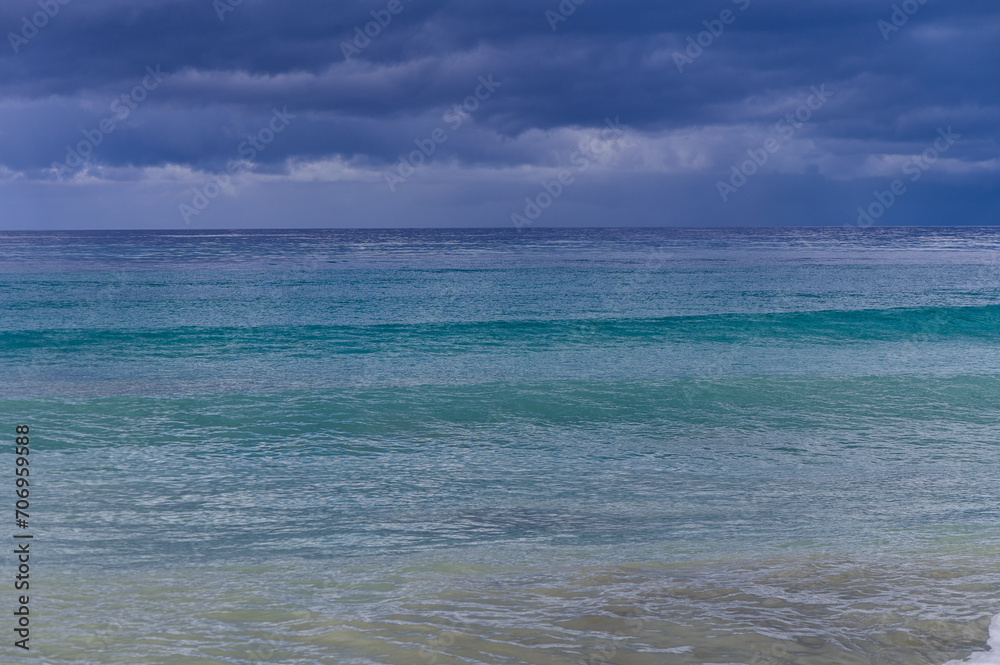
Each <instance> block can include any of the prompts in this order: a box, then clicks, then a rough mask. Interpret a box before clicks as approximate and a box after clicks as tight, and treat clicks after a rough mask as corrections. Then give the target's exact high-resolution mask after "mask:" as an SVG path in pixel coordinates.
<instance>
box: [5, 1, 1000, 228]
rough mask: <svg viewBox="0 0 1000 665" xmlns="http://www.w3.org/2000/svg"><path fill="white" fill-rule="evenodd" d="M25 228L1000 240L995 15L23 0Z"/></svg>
mask: <svg viewBox="0 0 1000 665" xmlns="http://www.w3.org/2000/svg"><path fill="white" fill-rule="evenodd" d="M0 30H2V32H3V34H4V35H5V38H4V40H3V43H2V44H0V229H10V230H13V229H18V230H36V229H37V230H47V229H185V228H187V229H205V228H307V227H331V228H361V227H365V228H370V227H379V228H392V227H436V226H443V227H510V228H518V229H526V228H536V227H537V228H540V227H568V226H685V227H702V226H808V225H825V226H845V225H850V226H859V227H866V228H867V227H872V226H901V225H967V224H975V225H987V224H998V223H1000V188H998V180H1000V143H998V124H1000V123H998V119H1000V76H998V72H1000V4H998V3H996V2H995V0H905V1H899V0H897V1H896V2H890V1H885V2H883V1H882V0H812V1H803V0H710V1H709V0H706V1H701V0H695V1H684V2H681V1H674V0H658V1H652V0H644V1H641V0H502V1H501V0H496V1H492V0H490V1H487V0H325V1H322V0H281V1H280V2H279V1H278V0H4V2H3V4H2V5H0Z"/></svg>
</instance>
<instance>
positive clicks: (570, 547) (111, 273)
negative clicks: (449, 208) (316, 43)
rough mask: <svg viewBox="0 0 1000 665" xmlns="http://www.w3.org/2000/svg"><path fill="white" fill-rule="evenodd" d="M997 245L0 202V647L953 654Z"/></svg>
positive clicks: (537, 656)
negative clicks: (160, 213) (112, 213)
mask: <svg viewBox="0 0 1000 665" xmlns="http://www.w3.org/2000/svg"><path fill="white" fill-rule="evenodd" d="M998 250H1000V229H996V228H939V229H934V228H913V229H911V228H870V229H855V228H802V229H702V230H696V229H579V230H550V229H532V230H528V231H525V232H517V231H516V230H513V229H511V230H419V231H415V230H409V231H408V230H399V231H396V230H393V231H384V230H381V231H380V230H376V231H362V230H350V231H343V230H307V231H295V230H290V231H289V230H284V231H278V230H268V231H212V232H205V231H183V232H177V231H158V232H52V233H29V232H23V233H18V232H4V233H0V369H2V371H3V373H4V377H5V379H4V381H3V382H2V384H0V413H2V414H3V418H2V420H3V422H4V423H6V424H5V425H4V426H5V427H7V429H8V430H9V435H10V438H11V441H13V430H14V425H16V424H20V423H26V424H29V425H30V426H31V427H32V437H33V438H32V442H33V444H34V447H35V451H34V452H33V453H32V455H33V457H32V467H31V468H32V478H33V486H32V492H33V493H32V511H33V514H34V515H33V524H34V530H35V535H36V539H37V542H36V555H35V558H34V559H33V563H34V564H35V566H36V567H37V568H33V570H35V569H37V570H38V573H37V576H38V578H37V584H35V583H34V582H33V587H32V589H33V593H34V594H35V595H34V597H33V608H32V611H33V612H34V613H35V614H34V615H33V622H34V623H33V627H34V631H33V633H32V640H33V642H34V644H35V645H36V648H35V649H33V650H32V652H31V653H30V654H21V653H18V652H16V651H14V650H13V649H10V648H9V647H8V646H7V645H6V644H4V645H3V646H0V662H11V663H15V662H39V663H70V662H73V663H177V664H192V665H194V664H202V663H331V664H332V663H337V664H341V663H351V664H354V663H357V664H373V663H379V664H382V663H406V664H416V665H436V664H437V663H490V664H494V663H539V664H550V663H552V664H555V663H560V664H562V663H615V664H621V665H632V664H646V663H650V664H651V663H668V664H673V663H678V664H681V663H684V664H687V663H691V664H694V663H745V664H748V665H749V664H751V663H753V664H760V663H789V664H792V663H794V664H811V663H831V662H833V663H934V664H935V665H940V664H941V663H943V662H945V661H947V660H949V659H961V658H965V657H966V656H968V655H969V654H970V653H971V652H973V651H977V650H978V651H982V650H985V649H986V648H987V645H986V639H987V628H988V626H989V624H990V618H991V617H992V616H993V615H996V614H998V613H1000V578H998V577H997V570H998V564H1000V519H998V517H1000V510H998V508H1000V505H998V504H1000V498H998V492H997V487H998V486H1000V483H998V481H1000V464H998V462H997V458H998V455H997V453H998V451H1000V444H998V440H997V438H998V437H997V431H998V425H1000V264H998V262H997V256H998ZM8 450H9V449H8ZM8 450H4V451H3V453H2V455H0V457H2V458H3V461H2V464H4V465H6V466H5V468H11V465H12V464H13V455H11V454H10V452H8ZM2 491H3V492H8V490H2ZM11 500H12V499H11ZM8 537H9V533H8ZM9 559H10V557H4V558H3V561H2V566H3V568H2V569H0V574H3V575H5V576H8V577H9V576H10V575H12V574H13V572H12V571H13V569H12V564H11V562H10V560H9ZM8 595H9V596H10V598H11V600H9V601H2V600H0V603H7V604H9V603H10V602H12V598H13V592H10V593H9V594H8ZM996 635H997V637H998V638H1000V626H997V632H996ZM998 646H1000V645H998ZM995 655H996V654H995V653H994V656H995ZM983 662H991V663H992V662H994V661H983Z"/></svg>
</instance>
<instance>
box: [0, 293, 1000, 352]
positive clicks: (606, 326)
mask: <svg viewBox="0 0 1000 665" xmlns="http://www.w3.org/2000/svg"><path fill="white" fill-rule="evenodd" d="M949 339H966V340H982V341H995V340H998V339H1000V305H988V306H980V307H920V308H890V309H862V310H847V311H844V310H821V311H813V312H794V313H787V312H785V313H764V314H714V315H697V316H670V317H657V318H614V319H598V318H593V319H586V318H580V319H558V320H539V319H530V320H489V321H452V322H414V323H370V324H352V325H347V324H328V325H317V324H308V325H245V326H240V325H222V326H176V327H159V328H140V327H134V328H131V329H127V328H126V329H117V328H115V329H112V328H99V327H93V328H49V329H40V330H27V329H22V330H6V331H0V354H2V353H10V352H15V351H23V350H28V349H32V348H44V347H53V348H56V349H58V350H67V351H68V350H72V349H80V348H86V347H106V348H109V349H114V351H115V353H116V354H120V353H123V352H128V353H136V354H139V355H148V354H150V353H154V354H155V353H157V352H171V351H173V352H183V353H185V354H187V353H190V352H195V353H197V352H198V350H199V347H201V348H202V350H204V351H205V352H212V351H213V349H216V348H218V347H219V345H224V346H225V347H226V349H227V352H229V353H232V352H234V351H238V352H240V353H267V352H282V351H285V352H287V351H295V350H302V351H306V352H324V353H335V354H336V353H339V354H351V353H374V352H381V351H394V350H401V349H402V350H409V351H422V352H429V353H435V352H438V353H454V352H456V351H462V350H469V349H473V348H477V349H482V348H484V347H503V346H515V345H531V347H532V348H536V349H537V348H546V347H547V348H552V347H557V346H581V345H583V346H586V345H595V344H597V345H600V344H609V343H631V344H662V343H691V342H696V343H732V344H767V343H773V342H781V343H784V344H786V345H787V344H793V345H794V344H830V345H835V344H849V343H863V342H872V341H938V340H949Z"/></svg>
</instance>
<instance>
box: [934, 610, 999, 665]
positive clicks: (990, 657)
mask: <svg viewBox="0 0 1000 665" xmlns="http://www.w3.org/2000/svg"><path fill="white" fill-rule="evenodd" d="M986 645H987V646H988V647H989V648H990V650H989V651H980V652H979V653H974V654H972V655H971V656H969V657H968V658H966V659H965V660H949V661H948V662H947V663H945V664H944V665H1000V614H998V615H996V616H995V617H993V620H992V621H991V622H990V637H989V639H987V640H986Z"/></svg>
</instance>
